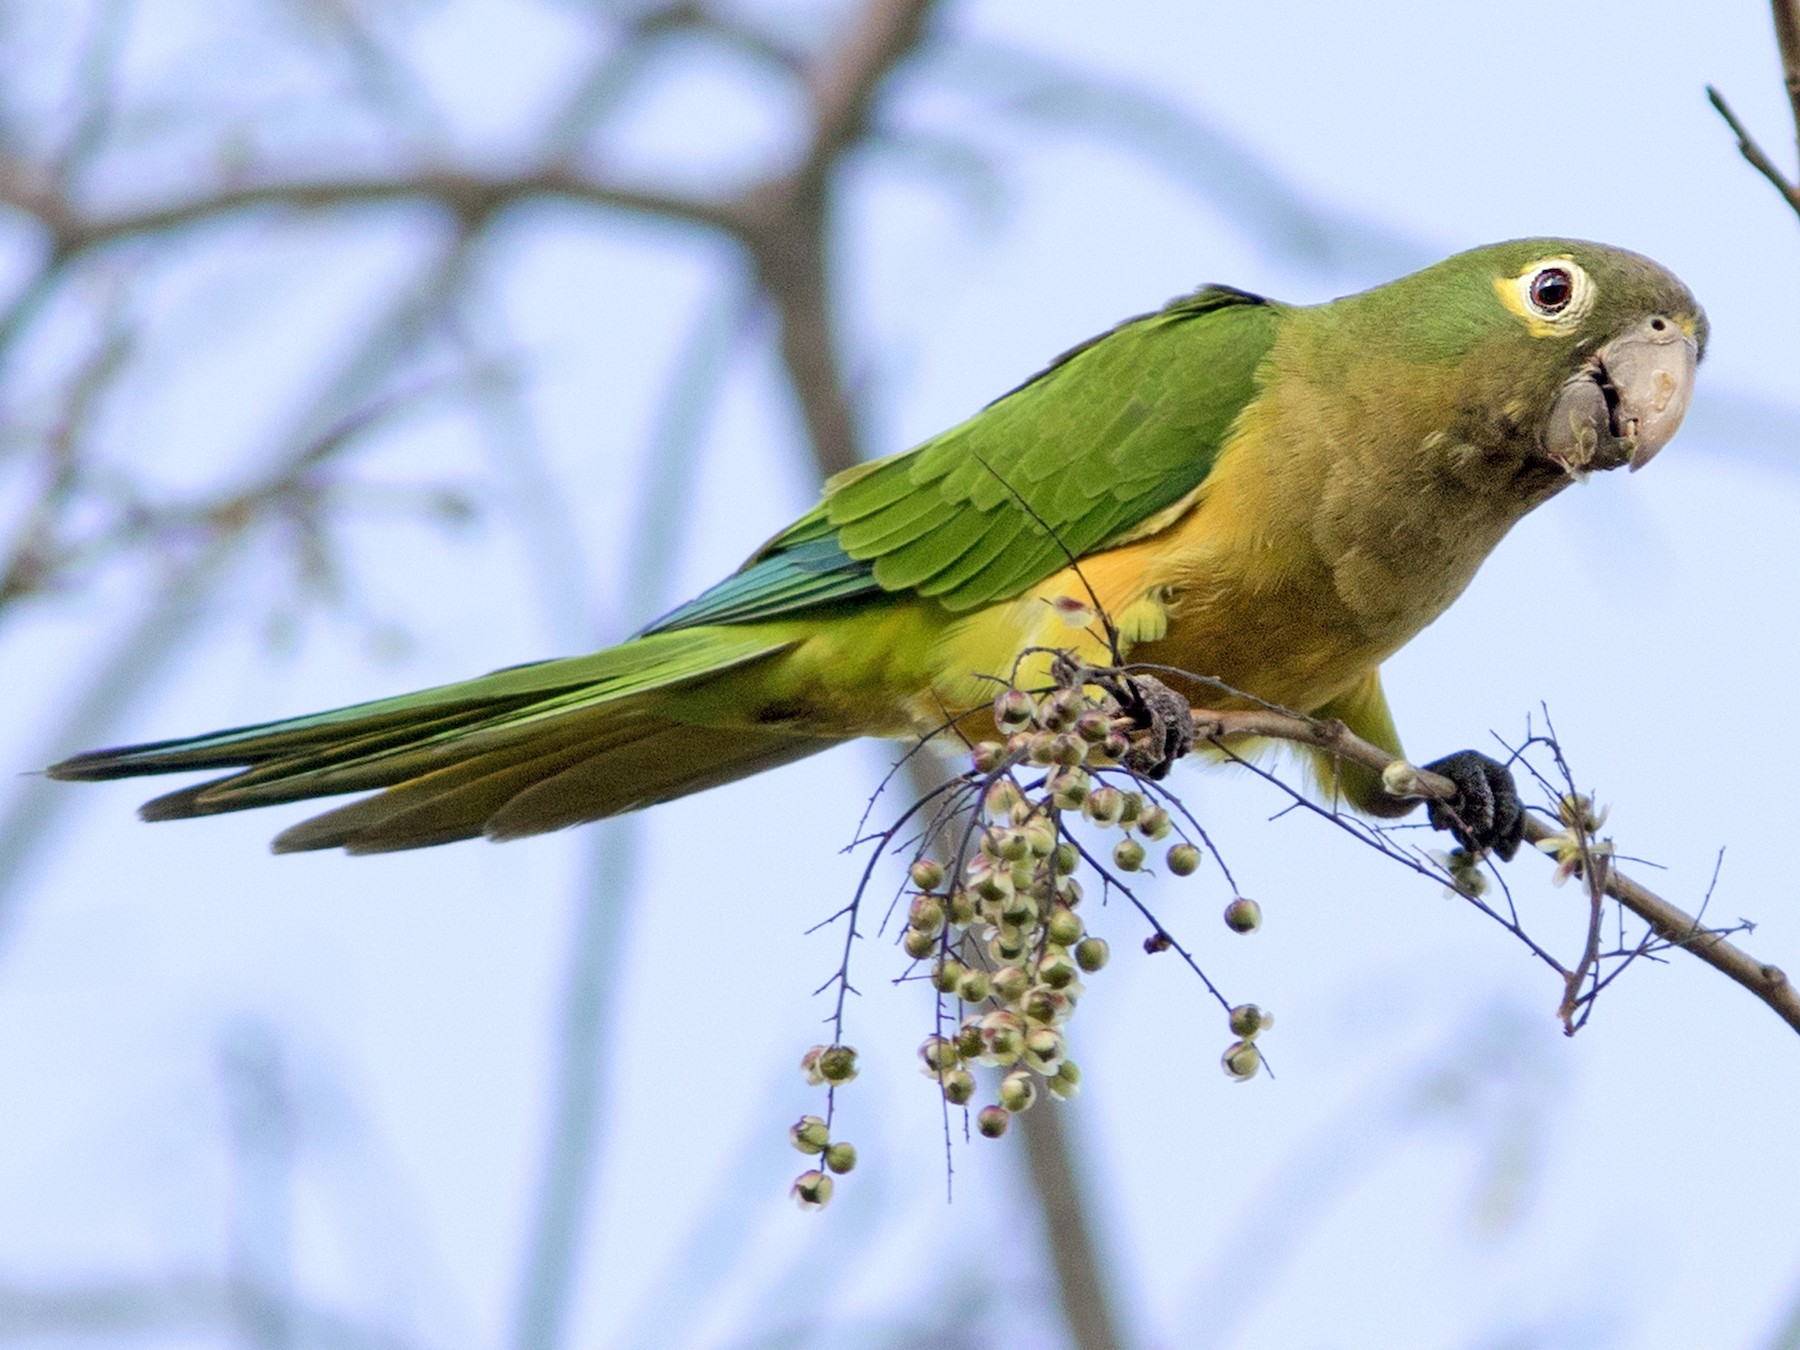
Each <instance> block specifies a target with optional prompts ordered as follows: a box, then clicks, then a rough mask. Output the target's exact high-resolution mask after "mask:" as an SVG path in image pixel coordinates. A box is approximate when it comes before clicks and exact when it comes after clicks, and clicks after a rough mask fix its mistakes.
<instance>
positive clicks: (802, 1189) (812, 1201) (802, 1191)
mask: <svg viewBox="0 0 1800 1350" xmlns="http://www.w3.org/2000/svg"><path fill="white" fill-rule="evenodd" d="M831 1189H832V1187H831V1178H830V1177H828V1176H826V1175H825V1174H824V1173H823V1172H820V1171H817V1170H814V1171H811V1172H802V1173H801V1174H800V1175H799V1177H798V1178H796V1179H795V1181H794V1189H793V1190H792V1191H791V1192H790V1194H792V1195H793V1197H794V1199H795V1201H796V1202H797V1203H798V1204H799V1206H800V1208H801V1209H824V1208H825V1206H826V1205H827V1204H829V1203H830V1201H831Z"/></svg>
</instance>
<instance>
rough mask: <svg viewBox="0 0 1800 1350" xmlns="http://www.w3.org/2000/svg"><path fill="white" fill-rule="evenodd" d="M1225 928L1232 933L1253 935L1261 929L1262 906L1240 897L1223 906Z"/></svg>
mask: <svg viewBox="0 0 1800 1350" xmlns="http://www.w3.org/2000/svg"><path fill="white" fill-rule="evenodd" d="M1225 926H1226V927H1227V928H1229V929H1230V930H1231V931H1232V932H1234V933H1254V932H1255V931H1256V930H1257V929H1258V928H1261V927H1262V906H1261V905H1259V904H1257V903H1256V901H1254V900H1246V899H1245V898H1244V897H1243V896H1241V895H1240V896H1239V897H1238V898H1237V899H1235V900H1233V901H1232V902H1231V903H1230V904H1229V905H1227V906H1225Z"/></svg>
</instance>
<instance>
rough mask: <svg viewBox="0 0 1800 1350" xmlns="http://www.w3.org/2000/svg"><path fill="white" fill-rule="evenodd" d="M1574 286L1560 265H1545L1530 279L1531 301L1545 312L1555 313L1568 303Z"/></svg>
mask: <svg viewBox="0 0 1800 1350" xmlns="http://www.w3.org/2000/svg"><path fill="white" fill-rule="evenodd" d="M1573 291H1574V287H1573V286H1571V285H1570V282H1569V274H1568V273H1567V272H1565V271H1563V269H1562V268H1560V267H1546V268H1545V269H1544V270H1543V271H1542V272H1539V273H1538V274H1537V275H1536V276H1535V277H1533V278H1532V280H1531V303H1532V304H1534V305H1536V306H1537V307H1538V308H1539V309H1541V310H1543V311H1544V312H1545V313H1546V314H1556V313H1558V312H1560V311H1561V310H1562V309H1564V308H1565V307H1566V306H1567V305H1568V303H1569V296H1570V295H1571V294H1572V293H1573Z"/></svg>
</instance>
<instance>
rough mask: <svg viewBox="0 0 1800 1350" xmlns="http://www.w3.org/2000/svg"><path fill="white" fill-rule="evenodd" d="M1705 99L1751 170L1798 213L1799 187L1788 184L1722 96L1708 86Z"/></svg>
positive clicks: (1784, 175)
mask: <svg viewBox="0 0 1800 1350" xmlns="http://www.w3.org/2000/svg"><path fill="white" fill-rule="evenodd" d="M1706 97H1707V99H1708V100H1709V101H1710V102H1711V103H1712V105H1713V107H1715V108H1717V109H1718V111H1719V116H1720V117H1723V118H1724V119H1725V125H1726V126H1728V127H1730V128H1731V131H1732V134H1733V135H1734V136H1736V137H1737V140H1738V151H1739V153H1740V154H1742V155H1743V157H1744V158H1745V159H1746V160H1748V161H1749V162H1750V166H1751V167H1752V168H1753V169H1755V170H1756V171H1757V172H1758V173H1760V174H1761V175H1762V176H1763V177H1764V178H1766V179H1768V180H1769V182H1771V183H1772V184H1774V186H1775V190H1776V191H1777V192H1779V193H1780V194H1781V195H1782V197H1783V198H1784V199H1785V200H1786V202H1787V204H1788V205H1789V206H1791V207H1793V208H1794V211H1795V212H1796V213H1800V186H1796V185H1795V184H1793V183H1791V182H1789V181H1788V178H1787V175H1786V174H1784V173H1782V171H1781V170H1780V168H1778V167H1777V166H1776V164H1775V161H1774V160H1772V159H1770V158H1769V156H1768V153H1767V152H1766V151H1765V150H1764V149H1763V148H1762V146H1760V145H1758V144H1757V142H1756V138H1755V137H1754V136H1752V135H1751V134H1750V131H1749V129H1748V128H1747V127H1745V126H1744V124H1743V123H1742V122H1740V121H1739V120H1738V116H1737V114H1736V113H1734V112H1732V110H1731V105H1730V104H1728V103H1727V102H1726V101H1725V96H1724V95H1723V94H1721V93H1720V92H1719V91H1718V90H1717V89H1715V88H1713V86H1712V85H1710V84H1709V85H1707V86H1706Z"/></svg>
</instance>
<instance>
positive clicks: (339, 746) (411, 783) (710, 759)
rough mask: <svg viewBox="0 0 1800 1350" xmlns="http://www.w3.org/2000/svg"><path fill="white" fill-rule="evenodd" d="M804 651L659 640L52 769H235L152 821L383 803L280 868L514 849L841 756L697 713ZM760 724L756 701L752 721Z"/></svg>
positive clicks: (153, 804) (326, 828) (747, 723)
mask: <svg viewBox="0 0 1800 1350" xmlns="http://www.w3.org/2000/svg"><path fill="white" fill-rule="evenodd" d="M792 645H793V644H792V642H791V641H787V640H782V639H778V638H777V639H771V638H770V637H769V636H768V634H767V633H766V632H765V633H762V634H758V633H756V632H755V631H753V630H749V631H746V630H739V631H733V630H730V629H719V628H697V629H687V630H683V631H679V632H673V633H660V634H655V635H652V636H649V637H643V638H638V639H636V640H634V641H631V642H627V643H625V644H623V645H622V646H618V647H612V648H609V649H608V650H606V651H602V652H597V653H595V654H594V655H592V656H581V657H573V658H570V659H568V660H562V661H544V662H540V663H538V664H535V665H528V666H514V667H512V668H510V669H507V670H500V671H495V672H494V673H493V674H491V675H485V676H482V677H481V678H480V679H475V680H468V681H465V682H464V683H461V684H451V685H444V686H441V687H439V688H436V689H426V690H422V691H420V692H418V693H414V694H405V695H402V696H400V697H398V698H390V699H382V700H380V701H378V702H375V703H362V704H357V705H355V706H354V707H349V708H339V709H336V710H334V711H331V712H323V713H315V714H312V715H311V716H308V717H296V718H291V719H289V720H287V721H282V722H268V723H264V724H262V725H260V726H252V727H239V728H235V729H233V730H229V731H218V732H212V733H210V734H208V735H204V736H195V737H191V738H189V739H186V740H176V741H158V742H155V743H154V744H148V745H132V746H124V747H122V748H119V749H115V750H95V751H91V752H89V753H87V754H82V755H76V756H75V757H74V758H72V759H66V760H64V761H63V762H62V763H60V764H56V765H53V766H51V768H50V769H49V770H48V772H49V774H50V776H51V777H52V778H70V779H87V780H94V779H108V778H131V777H136V776H138V775H140V774H157V773H180V772H186V771H190V770H197V769H235V770H237V771H238V772H235V773H231V774H227V775H226V776H225V777H222V778H215V779H212V780H210V781H208V782H205V783H200V784H198V785H196V786H194V787H188V788H183V789H181V790H180V791H178V792H171V793H169V794H167V795H166V796H162V797H157V798H155V799H154V800H152V801H149V802H146V803H145V804H144V805H143V807H142V808H140V810H139V813H138V814H139V815H141V816H142V817H143V818H144V819H145V820H178V819H183V818H186V817H189V816H204V815H213V814H216V813H219V812H223V811H242V810H245V809H247V808H250V807H256V806H271V805H274V804H276V803H279V802H293V801H304V800H307V799H310V798H314V797H329V796H335V795H337V794H339V793H346V792H362V791H367V790H369V789H373V788H384V789H386V790H385V791H383V792H378V793H376V795H374V796H372V797H366V798H364V799H362V800H360V801H356V802H352V803H350V804H349V805H347V806H342V807H339V808H338V809H336V810H334V811H328V812H326V813H325V814H324V815H320V816H314V817H312V818H311V819H309V820H305V821H302V822H301V823H300V824H298V825H295V826H294V827H293V828H291V829H288V830H285V831H283V832H282V833H281V834H280V835H278V836H276V839H275V843H274V848H275V851H276V852H277V853H290V852H298V851H301V850H304V849H319V848H343V849H345V850H346V851H347V852H350V853H384V852H389V851H393V850H396V849H408V848H424V847H426V846H427V845H431V844H445V843H449V842H451V841H453V840H457V839H468V838H472V837H473V836H475V835H481V834H485V835H487V836H488V837H489V838H490V839H514V838H518V837H519V836H522V835H528V834H540V833H543V832H544V831H547V830H557V829H562V828H564V827H565V826H569V825H576V824H580V823H582V822H584V821H589V820H598V819H600V818H601V817H603V816H612V815H617V814H619V813H620V812H623V811H632V810H636V809H637V808H639V807H643V806H651V805H654V804H655V803H657V802H663V801H668V800H669V799H671V798H673V797H680V796H683V795H685V794H687V793H690V792H698V791H699V790H701V789H702V788H707V787H713V786H716V785H718V784H720V783H727V782H730V781H731V780H733V779H736V778H742V777H745V776H746V775H748V774H753V773H756V772H759V771H760V770H762V769H767V768H773V767H774V766H776V765H778V764H785V763H788V762H790V761H792V760H796V759H800V758H803V757H804V756H806V755H810V754H813V753H815V752H816V751H819V750H823V749H825V748H827V747H828V746H830V745H832V744H834V743H835V742H834V741H832V740H829V739H823V738H820V737H817V736H811V735H806V734H803V733H798V732H795V731H793V730H791V729H787V728H783V727H781V726H777V725H758V724H757V723H756V721H755V719H754V716H753V715H749V716H746V717H744V718H742V719H738V718H729V719H717V720H721V721H725V722H727V723H728V724H726V725H707V724H704V723H703V721H702V720H700V719H698V718H696V717H695V715H694V712H693V709H694V708H695V707H697V706H698V707H702V708H704V707H706V706H707V705H709V704H711V703H713V702H714V701H715V700H712V699H707V698H704V697H701V698H695V697H692V695H694V694H695V693H697V692H703V691H704V689H705V686H706V685H707V683H708V682H709V681H711V680H713V679H714V678H716V677H718V676H720V675H724V674H726V673H727V672H732V674H733V676H736V677H741V676H744V675H750V674H751V671H750V670H749V669H747V668H750V667H755V666H757V665H758V664H766V663H769V662H772V661H774V660H777V659H778V658H779V656H780V655H781V654H782V653H783V652H785V651H787V650H788V649H789V648H790V647H791V646H792ZM746 683H747V685H748V686H749V687H754V686H756V685H757V684H759V683H760V681H758V680H756V679H755V678H754V677H752V678H750V679H749V680H748V681H747V682H746ZM753 710H754V703H753V701H752V702H750V703H749V705H748V707H747V708H746V712H747V713H750V714H753ZM684 714H685V715H686V717H687V719H688V720H683V715H684Z"/></svg>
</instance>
